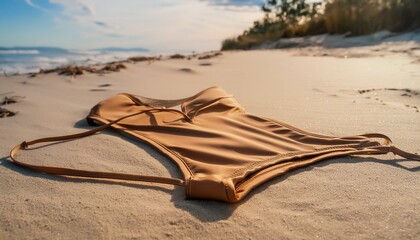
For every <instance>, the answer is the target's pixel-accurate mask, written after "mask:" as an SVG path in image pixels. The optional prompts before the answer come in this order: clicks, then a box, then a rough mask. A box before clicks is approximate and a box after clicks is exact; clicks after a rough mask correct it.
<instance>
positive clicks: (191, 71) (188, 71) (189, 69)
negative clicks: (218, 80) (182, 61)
mask: <svg viewBox="0 0 420 240" xmlns="http://www.w3.org/2000/svg"><path fill="white" fill-rule="evenodd" d="M178 70H179V71H181V72H186V73H195V71H194V70H192V69H191V68H180V69H178Z"/></svg>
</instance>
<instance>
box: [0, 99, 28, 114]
mask: <svg viewBox="0 0 420 240" xmlns="http://www.w3.org/2000/svg"><path fill="white" fill-rule="evenodd" d="M6 94H7V93H6ZM1 95H4V94H1ZM24 98H25V97H22V96H10V97H8V96H5V97H4V98H3V100H2V101H1V102H0V105H9V104H13V103H18V102H20V101H21V100H22V99H24ZM16 114H17V112H14V111H11V110H9V109H6V108H2V107H0V118H5V117H13V116H15V115H16Z"/></svg>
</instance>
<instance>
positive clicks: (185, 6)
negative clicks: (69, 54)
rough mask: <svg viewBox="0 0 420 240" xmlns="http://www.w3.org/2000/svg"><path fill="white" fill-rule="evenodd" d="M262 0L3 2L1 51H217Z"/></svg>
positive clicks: (251, 18) (257, 9)
mask: <svg viewBox="0 0 420 240" xmlns="http://www.w3.org/2000/svg"><path fill="white" fill-rule="evenodd" d="M263 2H264V1H263V0H0V46H3V47H14V46H52V47H62V48H68V49H94V48H104V47H123V48H133V47H141V48H147V49H149V50H151V51H154V52H174V51H208V50H218V49H219V48H220V46H221V41H222V40H223V39H225V38H228V37H233V36H235V35H238V34H240V33H242V32H243V30H245V29H246V28H248V27H250V26H251V25H252V23H253V22H254V21H255V20H257V19H260V18H262V17H263V13H262V11H261V10H260V6H261V4H262V3H263Z"/></svg>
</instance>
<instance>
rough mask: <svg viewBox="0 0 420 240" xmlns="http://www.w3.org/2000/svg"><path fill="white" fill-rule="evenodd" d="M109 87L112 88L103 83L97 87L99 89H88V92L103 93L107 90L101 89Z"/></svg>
mask: <svg viewBox="0 0 420 240" xmlns="http://www.w3.org/2000/svg"><path fill="white" fill-rule="evenodd" d="M110 86H112V85H111V84H109V83H104V84H100V85H98V87H100V88H92V89H90V91H92V92H103V91H106V90H107V89H103V88H106V87H110Z"/></svg>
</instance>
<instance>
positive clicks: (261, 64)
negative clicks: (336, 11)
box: [0, 50, 420, 239]
mask: <svg viewBox="0 0 420 240" xmlns="http://www.w3.org/2000/svg"><path fill="white" fill-rule="evenodd" d="M419 80H420V65H419V63H418V62H413V61H412V59H411V58H410V57H407V56H405V55H401V54H389V53H388V52H387V53H386V54H385V56H382V57H380V56H368V57H358V58H336V57H329V56H326V57H325V56H324V57H321V56H301V55H299V54H296V52H294V51H292V50H287V51H284V50H270V51H269V50H259V51H249V52H227V53H224V54H223V55H222V56H218V57H216V58H211V59H204V60H198V59H197V58H194V59H191V60H187V59H170V60H162V61H157V62H153V63H148V62H140V63H136V64H127V69H123V70H121V71H120V72H118V73H109V74H103V75H97V74H83V75H81V76H77V77H76V78H73V77H71V76H59V75H57V74H55V73H51V74H39V75H37V76H36V77H33V78H29V77H28V76H27V75H20V76H13V77H0V94H3V95H0V97H1V98H3V97H5V96H9V97H11V96H24V97H25V98H23V99H20V101H19V102H17V103H13V104H9V105H5V106H2V107H5V108H7V109H9V110H12V111H17V112H18V113H17V115H16V116H13V117H8V118H0V157H1V160H0V161H1V162H0V164H1V165H0V176H1V177H0V193H1V197H0V216H1V217H0V239H75V238H76V239H91V238H93V239H115V238H118V239H161V238H169V239H208V238H211V239H315V238H319V239H419V238H420V228H419V226H420V209H419V208H420V207H419V204H420V194H419V193H420V172H419V171H420V163H419V162H415V161H408V160H405V159H402V158H400V157H398V156H394V155H392V154H388V155H380V156H374V157H368V156H360V157H352V158H349V157H343V158H334V159H331V160H327V161H324V162H321V163H318V164H315V165H312V166H310V167H305V168H303V169H300V170H296V171H293V172H290V173H288V174H285V175H283V176H280V177H277V178H276V179H275V180H272V181H270V182H267V183H266V184H264V185H262V186H260V187H259V188H257V189H255V190H254V191H253V192H252V193H251V194H250V195H249V196H248V197H246V199H245V200H244V201H242V202H240V203H238V204H227V203H222V202H215V201H204V200H186V199H185V193H184V189H183V188H182V187H172V186H165V185H160V184H148V183H145V184H142V183H134V182H128V181H106V180H95V179H78V178H68V177H60V176H51V175H47V174H41V173H37V172H32V171H29V170H26V169H24V168H22V167H18V166H15V165H14V164H12V163H11V162H10V161H9V160H8V154H9V151H10V149H11V148H12V147H13V146H14V145H16V144H18V143H20V142H22V141H23V140H31V139H36V138H41V137H47V136H55V135H63V134H71V133H76V132H80V131H84V130H86V129H90V128H91V127H89V126H88V125H87V124H86V123H85V121H84V118H85V116H86V115H87V114H88V112H89V110H90V108H91V107H92V106H94V105H95V104H96V103H97V102H99V101H100V100H102V99H105V98H107V97H110V96H112V95H114V94H116V93H119V92H130V93H135V94H138V95H143V96H148V97H153V98H164V99H173V98H181V97H186V96H190V95H192V94H194V93H196V92H197V91H199V90H202V89H204V88H207V87H210V86H214V85H217V86H220V87H222V88H224V89H225V90H226V91H228V92H229V93H232V94H233V95H234V96H235V98H236V99H237V100H238V102H239V103H240V104H241V105H242V106H243V107H244V108H245V109H246V110H247V111H248V112H250V113H253V114H256V115H261V116H267V117H271V118H274V119H278V120H281V121H284V122H286V123H289V124H291V125H294V126H297V127H300V128H302V129H305V130H307V131H311V132H315V133H321V134H327V135H337V136H343V135H355V134H363V133H367V132H381V133H384V134H387V135H388V136H390V137H391V138H392V139H393V141H394V143H395V144H396V145H397V146H399V147H401V148H403V149H405V150H407V151H410V152H420V124H419V123H420V113H419V112H418V108H419V107H420V94H418V93H419V91H420V81H419ZM372 89H373V90H372ZM365 90H369V91H365ZM18 157H19V158H20V159H22V160H25V161H28V162H32V163H38V164H46V165H55V166H65V167H74V168H83V169H94V170H101V171H116V172H127V173H138V174H146V175H157V176H172V177H180V173H179V172H178V171H177V169H176V167H175V166H174V164H172V163H171V162H170V161H169V160H168V159H167V158H165V157H163V156H162V155H161V154H159V153H158V152H156V151H155V150H153V149H152V148H150V147H149V146H146V145H145V144H142V143H137V142H135V141H132V140H131V139H130V138H128V137H122V136H120V135H119V134H117V133H115V132H113V131H105V132H103V133H100V134H97V135H95V136H92V137H88V138H85V139H80V140H76V141H70V142H66V143H63V144H55V145H51V146H48V147H44V148H39V149H36V150H33V151H26V152H23V153H20V154H19V155H18Z"/></svg>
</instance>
